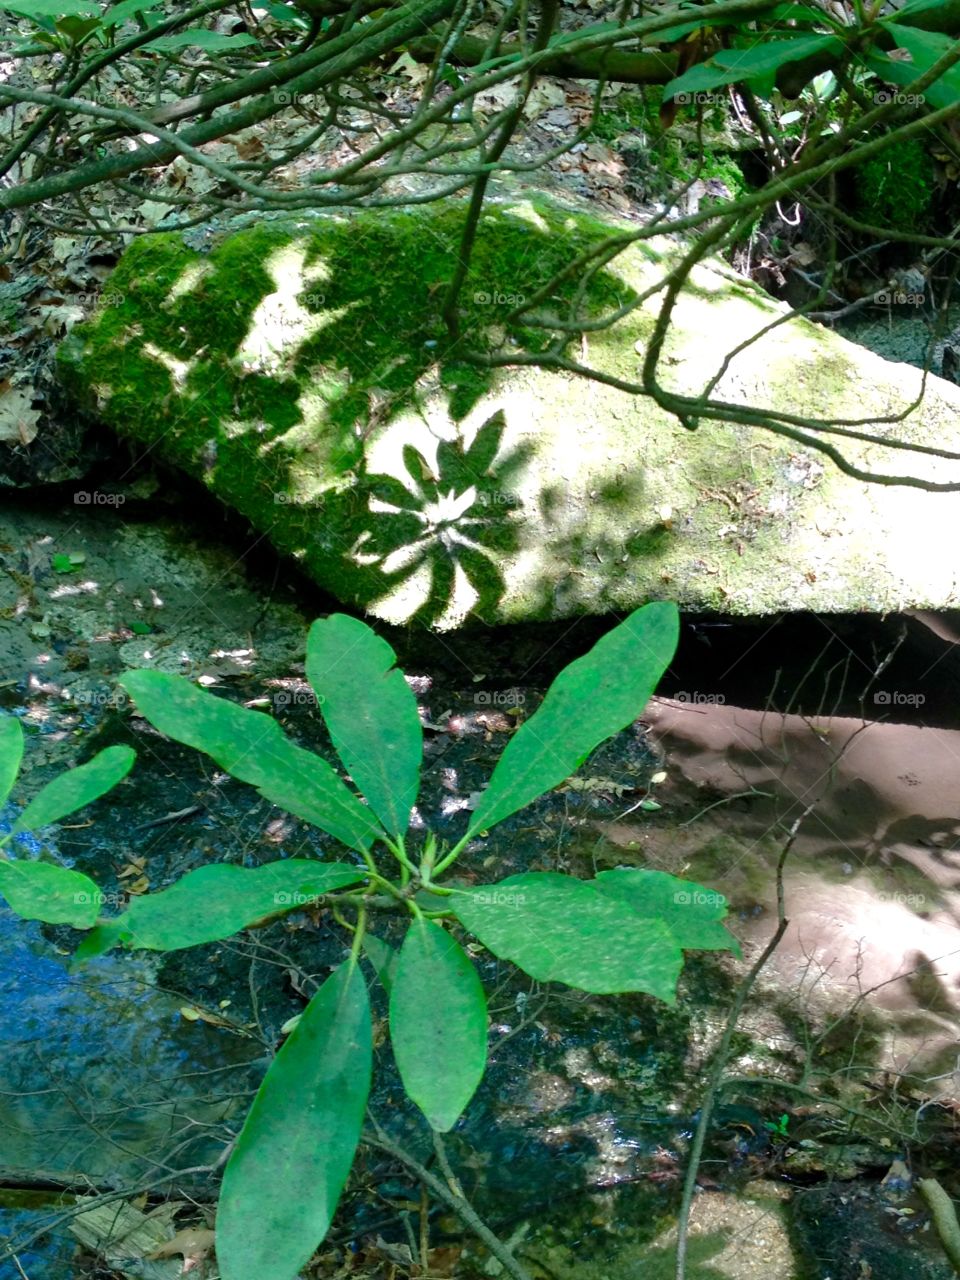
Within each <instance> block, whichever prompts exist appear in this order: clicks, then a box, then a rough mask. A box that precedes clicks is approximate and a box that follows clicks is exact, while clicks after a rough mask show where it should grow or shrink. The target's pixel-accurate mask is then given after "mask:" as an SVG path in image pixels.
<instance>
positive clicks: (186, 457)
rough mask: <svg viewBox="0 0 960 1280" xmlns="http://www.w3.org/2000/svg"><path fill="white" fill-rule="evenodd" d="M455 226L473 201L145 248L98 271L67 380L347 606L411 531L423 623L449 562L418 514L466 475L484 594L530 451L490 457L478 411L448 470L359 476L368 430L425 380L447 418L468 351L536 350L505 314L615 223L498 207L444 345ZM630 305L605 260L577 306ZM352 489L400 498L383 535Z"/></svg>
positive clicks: (595, 309)
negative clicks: (347, 560)
mask: <svg viewBox="0 0 960 1280" xmlns="http://www.w3.org/2000/svg"><path fill="white" fill-rule="evenodd" d="M464 217H465V213H464V205H463V204H462V203H461V202H449V203H446V204H440V205H437V206H433V207H431V208H430V209H428V210H414V211H405V212H394V211H389V212H384V211H382V210H380V211H377V212H376V213H373V214H357V215H354V216H352V217H351V218H350V219H349V220H348V219H346V218H343V217H330V216H327V217H324V218H318V219H314V220H311V221H298V222H292V221H286V220H276V221H265V222H262V223H259V224H257V225H254V226H251V227H248V228H247V229H244V230H241V231H239V232H237V233H235V234H233V235H231V236H229V237H228V238H226V239H224V240H223V241H222V242H221V243H220V244H219V245H218V246H216V247H215V248H214V249H213V250H212V252H210V253H209V254H206V255H203V254H201V253H199V252H196V251H194V250H192V249H189V248H188V247H186V245H185V244H184V242H183V241H182V239H180V238H179V237H178V236H175V235H161V236H156V237H152V238H150V239H143V240H139V241H136V242H134V244H133V245H132V246H131V247H130V249H129V250H128V251H127V253H126V254H125V255H124V257H123V259H122V261H121V263H120V264H119V266H118V267H117V269H116V271H115V273H114V275H113V277H112V279H111V291H110V297H111V298H112V299H118V300H119V301H116V302H115V303H114V304H113V305H110V306H108V307H104V308H103V309H102V310H101V311H100V312H99V313H98V314H97V315H96V316H95V317H94V318H93V320H92V321H91V322H90V323H88V324H86V325H84V326H81V327H79V328H78V329H77V330H75V331H74V334H73V335H72V337H71V339H70V340H69V341H68V343H66V344H65V346H64V347H63V348H62V350H61V354H60V363H61V371H62V374H63V376H64V378H65V380H66V381H67V382H68V384H69V385H70V386H72V387H73V388H74V390H75V391H76V392H77V393H78V394H79V395H81V396H83V397H85V398H86V399H87V400H89V399H90V398H91V391H92V393H93V397H94V398H95V399H96V402H97V407H98V409H99V411H100V413H101V416H103V417H104V418H105V419H106V420H107V421H108V422H109V423H110V424H111V425H112V426H113V427H114V428H116V429H117V430H119V431H120V432H122V433H125V434H128V435H131V436H133V437H135V438H136V439H138V440H140V441H141V442H143V443H146V444H149V445H150V446H151V447H152V448H154V449H156V450H157V451H158V453H159V454H160V455H161V456H162V457H165V458H166V459H167V460H168V461H170V462H172V463H174V464H176V465H177V466H180V467H182V468H183V469H184V470H186V471H188V472H193V473H199V474H200V475H201V476H202V477H203V478H204V479H205V480H206V482H207V483H208V484H209V485H210V487H211V488H212V489H214V490H215V492H216V493H217V494H218V496H219V497H221V498H222V499H223V500H224V501H226V502H227V503H229V504H230V505H231V506H233V507H235V508H236V509H237V510H239V511H241V512H242V513H243V514H244V515H246V516H247V517H248V518H249V519H250V520H251V521H252V522H253V524H254V525H256V526H257V527H258V528H260V529H262V530H265V531H268V532H269V533H270V536H271V538H272V540H273V541H274V543H275V544H276V545H277V546H278V547H279V549H280V550H282V551H285V552H287V553H289V554H292V555H295V556H297V557H298V558H300V559H302V560H303V561H304V562H305V567H306V568H307V569H308V571H309V572H311V573H312V574H313V576H315V577H316V578H317V579H318V580H319V581H320V582H321V583H323V585H325V586H326V587H327V588H328V589H329V590H331V591H333V592H335V593H336V594H338V595H339V596H340V598H341V599H344V600H352V601H354V602H356V603H358V604H364V605H365V604H367V603H369V601H370V600H372V599H374V598H377V597H380V596H383V595H384V594H385V593H386V592H389V591H390V590H391V588H394V587H396V586H397V584H398V583H400V582H401V581H402V579H403V577H404V575H408V574H409V573H410V572H411V569H410V566H409V565H407V566H405V567H401V568H398V569H396V570H389V571H388V570H387V569H386V568H385V566H386V564H387V563H388V561H389V559H390V555H391V553H392V552H394V551H396V550H397V549H398V548H400V547H417V546H418V544H419V543H424V546H423V549H422V554H421V555H420V559H419V560H418V561H417V564H422V565H425V566H426V567H427V568H429V570H430V572H431V573H432V575H433V590H432V596H433V599H432V601H431V602H430V604H429V606H428V607H427V615H429V614H430V613H431V612H434V613H435V612H436V611H437V609H438V608H439V606H440V603H441V601H442V600H443V599H444V597H448V596H449V594H450V590H451V587H452V580H453V573H454V561H453V557H452V556H451V554H449V551H450V543H449V540H448V539H445V536H444V528H445V526H444V523H443V521H442V520H440V519H439V518H438V517H436V516H435V515H434V516H428V515H427V512H428V511H429V510H430V509H433V508H437V507H442V505H443V502H444V501H445V499H446V495H447V494H449V493H454V494H460V493H463V492H465V491H466V490H467V489H468V488H469V487H471V486H472V487H475V488H476V490H477V508H478V509H477V510H476V512H475V513H473V512H471V513H470V516H471V520H470V524H471V529H470V539H471V543H473V544H474V545H473V546H468V545H463V546H461V547H460V548H459V549H458V557H457V559H458V562H459V565H460V567H461V568H462V569H463V570H464V571H465V572H466V573H467V576H468V578H469V579H470V581H471V582H472V584H473V586H474V587H475V588H476V589H477V590H478V591H479V593H480V597H481V601H482V602H483V603H488V604H490V605H491V606H492V604H493V603H494V602H495V600H496V599H498V598H499V597H500V596H501V595H502V593H503V587H504V584H503V581H502V578H501V576H500V574H499V570H498V568H497V559H498V557H499V556H502V555H504V554H507V553H509V552H511V551H514V550H515V549H516V532H515V526H514V522H512V521H511V520H510V519H509V515H510V509H511V508H510V502H509V492H510V483H511V478H512V476H513V475H514V474H515V473H516V471H517V469H518V468H519V467H520V466H521V465H522V464H523V462H524V461H525V460H526V458H525V455H521V453H520V452H518V451H514V453H513V454H512V455H511V456H510V457H508V458H506V459H503V458H498V449H499V444H500V440H501V437H502V433H503V423H502V421H499V422H498V421H496V420H494V421H491V422H490V423H488V424H487V426H486V427H485V428H484V429H483V431H481V433H480V436H479V437H478V438H477V440H476V441H475V442H474V444H473V445H472V446H471V447H470V449H469V450H468V451H467V452H463V450H462V449H460V448H459V447H454V446H452V445H443V446H441V451H440V455H439V469H440V472H441V474H440V475H439V476H434V475H433V474H432V473H431V468H430V464H429V462H428V460H427V459H425V458H423V457H422V456H421V455H420V454H419V453H418V452H417V450H416V449H415V448H414V447H413V446H412V445H411V446H409V447H408V449H407V450H405V451H404V465H405V466H406V468H407V473H408V477H407V479H408V480H409V483H407V482H406V481H403V480H402V479H396V478H391V477H386V476H379V475H369V474H367V472H366V471H365V466H366V463H365V457H366V446H367V441H368V438H369V436H370V434H371V432H372V431H375V430H376V429H377V428H378V427H379V426H381V425H383V424H385V423H389V422H390V421H391V420H392V419H393V418H395V417H396V416H398V415H399V414H401V413H404V412H407V411H409V410H411V409H412V410H414V412H415V413H416V412H418V411H419V409H420V406H421V402H422V400H423V399H424V394H425V391H429V390H430V389H431V388H432V387H435V386H439V387H441V388H442V389H443V390H444V391H445V393H446V399H447V407H448V411H449V414H450V417H451V418H452V420H453V421H454V422H458V421H460V420H461V419H462V418H463V417H464V416H465V415H466V414H467V413H469V412H470V410H471V409H472V408H473V406H474V405H475V404H476V403H477V401H478V400H479V399H480V397H481V396H483V395H484V393H485V392H486V391H487V390H488V389H489V387H490V385H491V377H492V375H491V373H490V371H489V370H487V369H484V368H483V367H482V366H478V365H477V364H470V363H468V362H466V361H465V360H464V359H463V358H462V356H461V344H462V345H463V346H464V347H469V348H471V349H473V350H478V349H479V350H480V351H491V352H496V351H498V350H500V349H503V348H504V347H505V346H510V347H511V348H514V349H515V348H517V347H520V348H526V349H528V350H533V351H537V350H541V349H543V348H544V347H545V346H546V343H547V336H546V335H547V331H546V330H545V329H539V328H534V327H532V326H530V325H529V323H528V324H527V326H526V327H523V326H520V325H518V324H512V323H511V322H510V320H509V316H510V313H511V311H512V309H513V308H514V307H515V306H516V305H517V303H518V302H519V301H520V300H522V299H525V298H528V297H530V296H531V295H533V294H534V293H535V292H536V291H537V290H538V289H539V288H540V287H541V285H543V284H544V283H545V282H547V281H548V280H550V279H552V278H553V276H554V275H555V274H556V273H557V272H559V271H560V270H561V269H562V268H564V267H565V266H567V265H568V264H569V262H570V261H571V259H572V258H574V257H575V256H576V255H577V254H579V253H580V252H582V251H583V250H584V249H586V248H588V247H589V246H591V245H592V244H595V243H597V242H598V241H600V240H603V239H606V238H607V237H608V235H609V231H610V229H609V227H607V226H605V225H603V224H601V223H599V222H596V221H594V220H592V219H590V218H588V217H584V216H582V215H577V216H574V215H572V214H570V213H568V212H567V211H565V210H562V209H559V208H558V207H557V206H554V205H550V204H547V203H546V202H531V203H530V204H528V205H527V206H524V207H522V208H521V207H517V208H510V207H502V206H494V207H492V208H491V209H490V210H489V211H488V212H487V213H485V214H484V217H483V219H482V221H481V224H480V227H479V231H478V235H477V239H476V243H475V247H474V251H473V254H472V258H471V266H470V271H469V274H468V277H467V280H466V282H465V285H464V288H463V290H462V294H461V308H460V310H461V336H460V338H459V340H458V341H457V342H452V341H451V339H450V338H449V336H448V333H447V330H446V328H445V326H444V324H443V323H442V317H441V308H442V304H443V300H444V296H445V292H446V289H447V286H448V284H449V282H450V280H451V277H452V274H453V271H454V267H455V264H456V262H457V261H458V249H459V244H460V239H461V236H462V234H463V226H464ZM581 283H582V281H581V277H580V275H579V274H576V275H571V276H570V278H568V279H567V280H565V281H564V282H563V283H562V284H561V286H560V287H559V288H558V289H556V290H555V291H552V293H551V297H550V299H549V301H548V303H547V304H546V306H547V308H548V309H549V311H550V312H551V313H557V312H559V313H561V314H565V313H566V311H567V309H568V308H569V307H570V306H571V305H573V303H574V300H575V298H576V297H577V293H578V290H579V288H580V286H581ZM631 297H632V294H631V292H630V290H629V289H627V288H625V287H624V286H623V285H622V284H621V283H620V282H619V280H618V279H617V278H616V277H615V276H613V275H612V274H610V273H607V272H600V273H598V274H597V275H596V276H595V277H594V278H593V280H592V282H591V285H590V288H589V289H588V290H587V292H586V296H585V298H584V299H581V300H580V302H579V305H580V306H582V307H583V309H584V310H585V312H586V314H587V315H588V316H591V317H592V316H596V315H599V314H601V313H602V312H603V311H605V310H608V309H610V308H611V307H617V306H620V305H621V304H622V303H624V302H626V301H628V300H630V298H631ZM495 458H498V460H497V462H496V466H494V459H495ZM361 488H362V489H364V490H366V492H368V493H373V494H374V495H375V496H377V497H378V498H379V499H380V500H381V502H383V503H387V504H389V505H390V506H391V507H392V508H394V511H393V513H392V514H387V515H385V516H384V517H383V518H382V519H381V520H379V521H378V522H377V530H376V533H375V534H371V531H370V529H369V525H370V521H369V515H368V511H367V506H366V502H365V501H364V500H362V499H361V496H360V494H359V493H358V490H359V489H361ZM321 506H322V508H323V512H324V518H323V519H320V520H318V519H317V508H318V507H321ZM425 533H426V534H427V538H426V541H425V540H424V535H425ZM360 541H363V557H362V563H358V561H357V557H354V559H353V561H352V562H351V564H350V565H349V569H348V572H346V573H344V572H342V571H341V570H342V569H343V568H344V564H343V558H344V556H345V554H346V553H347V552H348V551H350V549H351V548H353V547H355V546H357V545H359V543H360ZM481 612H482V606H481Z"/></svg>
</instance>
